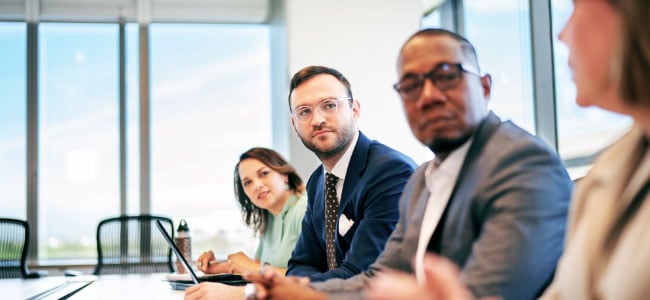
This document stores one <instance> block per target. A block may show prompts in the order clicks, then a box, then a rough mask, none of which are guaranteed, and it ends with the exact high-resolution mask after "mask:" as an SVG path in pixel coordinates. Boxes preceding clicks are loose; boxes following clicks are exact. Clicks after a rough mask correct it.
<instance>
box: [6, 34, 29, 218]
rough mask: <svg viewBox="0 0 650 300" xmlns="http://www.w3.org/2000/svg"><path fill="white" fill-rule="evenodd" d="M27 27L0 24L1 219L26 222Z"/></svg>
mask: <svg viewBox="0 0 650 300" xmlns="http://www.w3.org/2000/svg"><path fill="white" fill-rule="evenodd" d="M25 37H26V26H25V23H3V22H0V45H2V46H0V91H2V96H0V197H1V198H2V200H0V212H1V213H0V215H2V216H5V217H11V218H17V219H23V220H24V219H26V217H27V214H26V209H25V208H26V195H27V193H26V161H25V159H26V156H25V153H26V144H25V141H26V139H25V138H26V126H27V123H26V111H25V108H26V105H27V104H26V103H27V102H26V101H27V100H26V99H27V98H26V97H27V95H26V80H27V75H26V67H25V55H26V54H25V53H26V39H25Z"/></svg>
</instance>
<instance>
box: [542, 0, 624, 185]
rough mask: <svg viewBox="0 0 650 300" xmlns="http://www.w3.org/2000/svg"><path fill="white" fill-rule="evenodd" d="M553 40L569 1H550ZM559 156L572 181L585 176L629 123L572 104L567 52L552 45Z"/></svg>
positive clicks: (568, 10)
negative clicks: (594, 161)
mask: <svg viewBox="0 0 650 300" xmlns="http://www.w3.org/2000/svg"><path fill="white" fill-rule="evenodd" d="M551 4H552V13H553V36H554V37H556V38H557V36H558V35H559V33H560V31H561V30H562V28H563V27H564V24H565V23H566V21H567V20H568V19H569V17H570V15H571V12H572V10H573V5H572V2H571V1H563V0H553V1H552V2H551ZM553 49H554V53H555V56H554V57H555V62H554V65H555V88H556V91H555V93H556V95H557V102H556V106H557V119H558V124H557V126H558V132H559V136H558V146H559V152H560V155H561V156H562V158H563V159H564V160H565V163H566V165H567V167H568V168H569V170H570V171H571V173H572V174H571V175H572V177H579V176H582V175H584V174H585V172H586V171H587V170H588V168H589V166H590V165H591V162H592V160H593V159H594V157H595V156H597V155H598V153H600V151H601V150H602V149H603V148H605V147H607V146H608V145H610V144H611V143H612V142H614V141H615V140H616V139H618V138H619V137H620V136H621V135H622V134H623V133H624V132H626V131H627V129H628V128H629V126H630V124H631V122H632V121H631V119H630V118H629V117H626V116H621V115H617V114H614V113H611V112H607V111H605V110H602V109H599V108H593V107H590V108H584V107H579V106H578V105H577V104H576V101H575V97H576V90H575V85H574V84H573V81H572V79H571V71H570V70H569V67H568V56H569V52H568V49H567V47H566V45H564V44H563V43H562V42H559V41H557V42H556V43H555V44H554V47H553Z"/></svg>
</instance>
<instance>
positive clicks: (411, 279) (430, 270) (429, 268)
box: [365, 254, 473, 300]
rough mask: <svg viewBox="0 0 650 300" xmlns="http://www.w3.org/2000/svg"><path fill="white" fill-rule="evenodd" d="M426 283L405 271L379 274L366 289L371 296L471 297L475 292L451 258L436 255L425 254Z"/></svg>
mask: <svg viewBox="0 0 650 300" xmlns="http://www.w3.org/2000/svg"><path fill="white" fill-rule="evenodd" d="M424 274H425V278H426V279H425V280H426V284H425V285H424V286H419V285H418V283H417V281H416V279H415V276H413V275H408V274H406V273H401V272H384V273H383V274H381V273H380V274H377V276H376V277H375V278H373V280H372V282H371V284H370V285H369V286H368V288H367V289H366V290H365V296H366V297H367V298H368V299H373V300H384V299H438V300H470V299H473V295H472V294H471V293H470V291H469V289H467V287H465V285H464V284H463V283H462V282H461V280H460V277H459V276H460V270H459V269H458V267H456V266H455V265H454V264H453V263H452V262H451V261H449V260H447V259H445V258H443V257H440V256H435V255H429V254H427V255H426V256H425V257H424Z"/></svg>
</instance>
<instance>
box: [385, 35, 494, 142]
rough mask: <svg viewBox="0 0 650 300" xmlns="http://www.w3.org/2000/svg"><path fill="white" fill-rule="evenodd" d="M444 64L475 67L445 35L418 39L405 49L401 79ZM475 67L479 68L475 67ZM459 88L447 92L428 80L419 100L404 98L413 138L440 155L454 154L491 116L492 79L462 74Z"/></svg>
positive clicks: (402, 58) (459, 47)
mask: <svg viewBox="0 0 650 300" xmlns="http://www.w3.org/2000/svg"><path fill="white" fill-rule="evenodd" d="M443 63H450V64H456V63H461V64H462V65H466V66H472V64H471V63H470V62H469V60H467V59H466V58H465V57H464V55H463V52H462V48H461V45H460V43H459V42H458V41H456V40H454V39H453V38H451V37H449V36H445V35H441V36H418V37H415V38H413V39H411V40H410V41H409V42H408V44H407V45H405V46H404V49H403V50H402V53H401V55H400V60H399V64H398V67H399V78H400V81H402V80H403V79H404V78H406V77H409V76H418V75H423V74H427V73H429V72H431V70H433V69H435V68H437V67H439V66H440V65H441V64H443ZM474 67H475V66H474ZM461 74H462V79H461V81H460V83H459V84H458V85H456V86H455V87H453V88H449V89H446V90H444V91H442V90H440V89H439V88H438V87H436V86H435V85H434V84H433V83H432V82H431V80H428V79H427V80H425V82H424V85H423V87H422V91H421V92H420V95H419V97H417V98H416V99H408V100H407V99H402V100H403V101H402V105H403V107H404V111H405V112H406V118H407V119H408V123H409V126H410V127H411V131H412V132H413V135H415V137H416V138H417V139H418V140H419V141H420V142H421V143H422V144H424V145H426V146H428V147H429V148H430V149H431V150H432V151H433V152H435V153H436V154H443V155H444V154H445V153H449V152H451V151H453V150H454V149H456V148H457V147H459V146H460V145H462V143H464V142H465V141H466V140H467V139H468V138H469V137H470V136H471V135H472V133H474V131H475V130H476V128H477V126H478V124H479V123H480V122H481V120H482V119H483V118H484V117H485V116H486V114H487V101H488V99H489V96H490V84H491V81H490V77H489V75H485V76H483V77H479V76H476V75H473V74H470V73H467V72H462V73H461Z"/></svg>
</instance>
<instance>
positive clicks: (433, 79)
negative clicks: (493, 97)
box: [393, 62, 482, 102]
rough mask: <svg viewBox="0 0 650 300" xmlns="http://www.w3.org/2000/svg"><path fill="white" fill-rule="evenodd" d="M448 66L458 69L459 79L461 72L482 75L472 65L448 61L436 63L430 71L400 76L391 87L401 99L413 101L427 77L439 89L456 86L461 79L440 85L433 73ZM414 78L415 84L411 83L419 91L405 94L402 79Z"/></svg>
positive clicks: (443, 89)
mask: <svg viewBox="0 0 650 300" xmlns="http://www.w3.org/2000/svg"><path fill="white" fill-rule="evenodd" d="M449 67H454V68H457V69H458V78H459V79H460V78H461V77H462V76H461V75H462V73H463V72H464V73H468V74H472V75H476V76H478V77H479V78H480V77H482V75H481V74H480V73H479V72H478V71H477V70H476V69H474V68H473V67H471V66H464V65H463V64H462V63H448V62H443V63H440V64H438V65H436V66H435V67H434V68H433V69H432V70H431V71H429V72H427V73H425V74H418V75H409V76H408V77H405V78H402V79H401V80H400V81H399V82H398V83H396V84H394V85H393V88H394V89H395V91H397V93H399V94H400V96H401V97H402V99H403V100H404V101H407V102H413V101H415V100H417V99H418V98H419V97H420V94H421V93H422V87H423V86H424V82H425V81H426V80H427V79H429V80H431V83H433V85H434V86H435V87H436V88H438V89H439V90H441V91H443V92H444V91H447V90H450V89H453V88H455V87H457V86H458V84H459V83H460V81H461V80H457V81H456V82H454V83H453V84H452V85H450V86H442V85H440V84H439V83H438V78H436V77H435V76H434V75H435V74H436V73H437V72H439V71H440V70H443V69H445V68H449ZM407 79H408V80H416V82H415V84H413V88H414V89H416V88H417V89H419V90H420V91H419V92H418V93H417V95H412V96H407V95H406V94H407V93H408V92H407V91H404V87H403V86H402V84H403V82H404V80H407Z"/></svg>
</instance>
